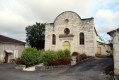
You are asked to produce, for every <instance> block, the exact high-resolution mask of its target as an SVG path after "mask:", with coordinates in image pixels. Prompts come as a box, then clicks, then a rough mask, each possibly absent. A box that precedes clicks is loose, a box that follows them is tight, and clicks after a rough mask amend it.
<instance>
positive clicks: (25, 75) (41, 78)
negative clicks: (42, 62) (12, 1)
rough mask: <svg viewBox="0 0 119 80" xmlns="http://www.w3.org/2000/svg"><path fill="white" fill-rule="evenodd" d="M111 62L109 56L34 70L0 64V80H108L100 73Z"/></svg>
mask: <svg viewBox="0 0 119 80" xmlns="http://www.w3.org/2000/svg"><path fill="white" fill-rule="evenodd" d="M111 63H112V60H111V59H110V58H96V59H93V60H90V61H87V62H84V63H80V64H78V65H76V66H74V67H70V68H62V69H54V70H48V71H34V72H25V71H20V70H15V69H14V68H13V67H14V64H0V80H109V79H107V78H105V77H104V76H103V75H101V73H102V71H103V69H104V68H105V67H106V66H108V65H109V64H111Z"/></svg>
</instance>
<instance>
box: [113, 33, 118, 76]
mask: <svg viewBox="0 0 119 80" xmlns="http://www.w3.org/2000/svg"><path fill="white" fill-rule="evenodd" d="M113 53H114V55H113V56H114V72H115V74H116V75H119V31H118V32H114V34H113Z"/></svg>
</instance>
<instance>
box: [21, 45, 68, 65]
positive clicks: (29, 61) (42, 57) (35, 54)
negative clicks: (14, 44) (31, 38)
mask: <svg viewBox="0 0 119 80" xmlns="http://www.w3.org/2000/svg"><path fill="white" fill-rule="evenodd" d="M68 56H70V51H69V50H58V51H53V50H46V51H44V50H39V51H38V50H37V49H36V48H32V47H30V46H29V47H27V48H26V49H24V51H23V52H22V55H21V58H22V61H21V63H22V64H24V65H26V66H27V67H28V66H33V65H36V64H40V63H44V65H48V63H49V62H50V61H54V60H57V59H59V58H62V57H68Z"/></svg>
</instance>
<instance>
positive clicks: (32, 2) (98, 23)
mask: <svg viewBox="0 0 119 80" xmlns="http://www.w3.org/2000/svg"><path fill="white" fill-rule="evenodd" d="M64 11H74V12H76V13H77V14H79V16H80V17H81V18H90V17H94V21H95V27H96V30H97V32H98V34H100V35H101V36H102V37H103V38H105V39H108V38H109V36H108V35H107V34H106V33H107V32H108V31H110V30H113V29H116V28H118V27H119V0H0V34H1V35H5V36H8V37H11V38H14V39H18V40H22V41H25V39H26V34H25V27H26V26H28V25H33V24H35V23H36V22H41V23H46V22H48V23H52V22H53V21H54V20H55V18H56V17H57V16H58V14H60V13H62V12H64Z"/></svg>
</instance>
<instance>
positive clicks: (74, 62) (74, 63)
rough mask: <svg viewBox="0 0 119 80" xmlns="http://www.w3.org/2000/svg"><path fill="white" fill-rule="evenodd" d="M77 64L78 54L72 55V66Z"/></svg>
mask: <svg viewBox="0 0 119 80" xmlns="http://www.w3.org/2000/svg"><path fill="white" fill-rule="evenodd" d="M73 65H76V56H71V66H73Z"/></svg>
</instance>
